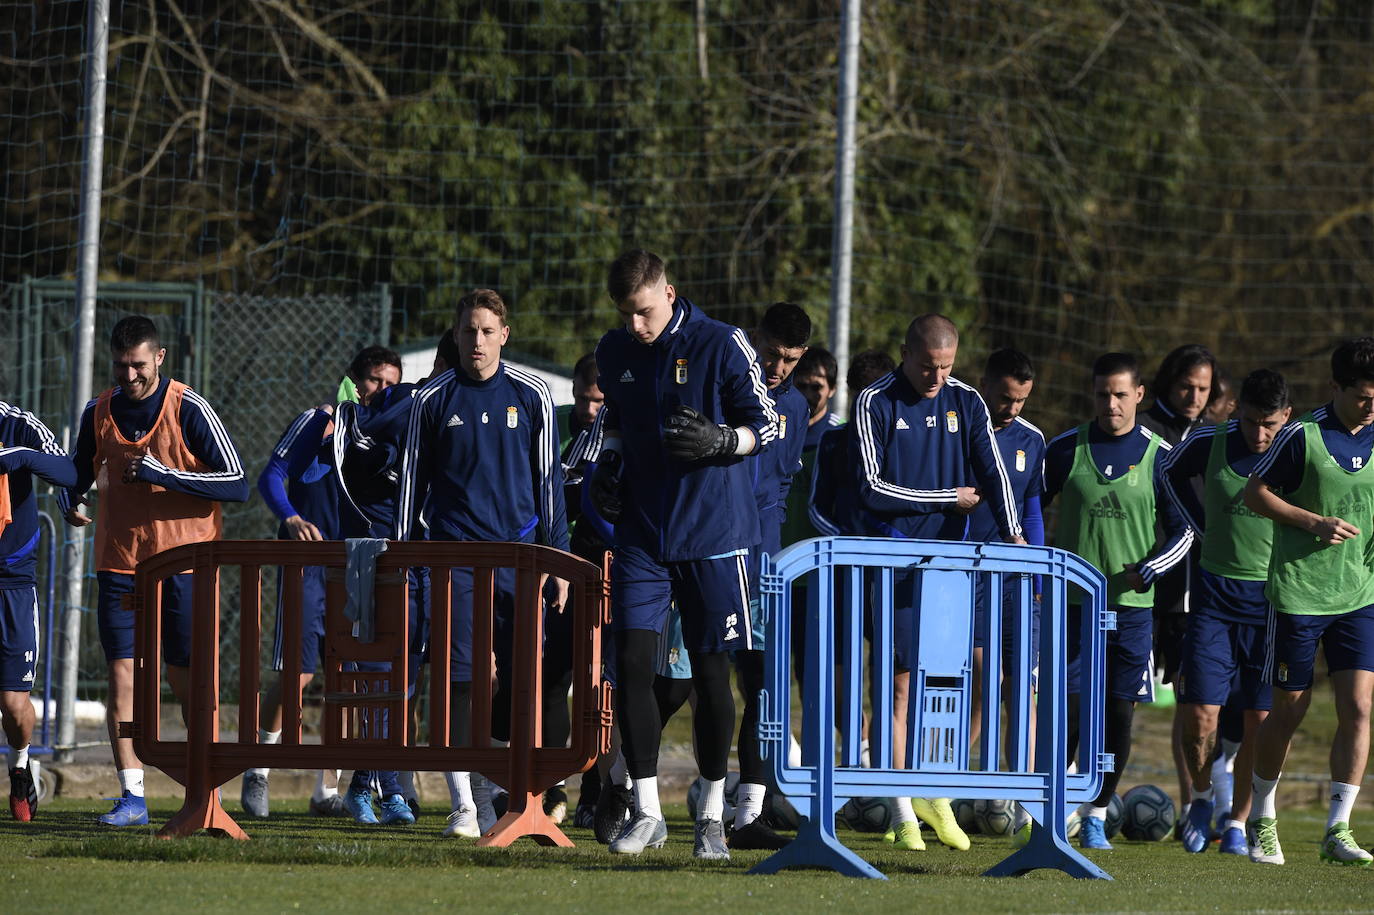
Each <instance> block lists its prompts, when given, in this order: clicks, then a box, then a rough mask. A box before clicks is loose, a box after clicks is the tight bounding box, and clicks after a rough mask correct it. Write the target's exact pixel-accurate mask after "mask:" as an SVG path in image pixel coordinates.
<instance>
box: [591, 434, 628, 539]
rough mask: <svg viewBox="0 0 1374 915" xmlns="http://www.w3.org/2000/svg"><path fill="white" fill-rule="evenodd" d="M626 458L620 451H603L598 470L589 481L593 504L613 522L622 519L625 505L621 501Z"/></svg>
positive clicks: (603, 515)
mask: <svg viewBox="0 0 1374 915" xmlns="http://www.w3.org/2000/svg"><path fill="white" fill-rule="evenodd" d="M624 467H625V459H624V458H622V457H621V456H620V452H619V451H603V452H602V453H601V457H599V458H598V459H597V462H596V471H595V472H594V473H593V474H592V478H591V480H590V481H589V482H588V483H587V485H588V486H590V487H591V489H589V490H587V495H588V498H590V499H591V502H592V505H593V506H595V508H596V510H597V511H598V512H599V513H600V514H601V517H603V518H605V519H606V520H607V521H608V522H610V523H611V524H615V523H616V522H617V521H619V520H620V513H621V511H622V510H623V509H624V506H623V505H622V504H621V502H620V474H621V471H622V470H624Z"/></svg>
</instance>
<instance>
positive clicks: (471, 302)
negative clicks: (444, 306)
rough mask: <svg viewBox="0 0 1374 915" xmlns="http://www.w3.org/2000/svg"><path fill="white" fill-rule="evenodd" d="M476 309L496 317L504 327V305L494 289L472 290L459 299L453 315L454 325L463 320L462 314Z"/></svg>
mask: <svg viewBox="0 0 1374 915" xmlns="http://www.w3.org/2000/svg"><path fill="white" fill-rule="evenodd" d="M478 308H485V309H486V310H487V311H489V312H491V313H492V314H494V315H496V317H498V318H500V319H501V326H502V327H505V326H506V303H505V301H504V300H502V298H501V296H500V294H499V293H497V291H496V290H495V289H474V290H472V292H469V293H468V294H467V295H465V296H463V297H462V298H461V299H459V300H458V309H457V311H455V312H454V313H453V323H454V325H455V326H456V325H457V324H458V323H459V322H460V321H462V320H463V312H465V311H474V310H476V309H478Z"/></svg>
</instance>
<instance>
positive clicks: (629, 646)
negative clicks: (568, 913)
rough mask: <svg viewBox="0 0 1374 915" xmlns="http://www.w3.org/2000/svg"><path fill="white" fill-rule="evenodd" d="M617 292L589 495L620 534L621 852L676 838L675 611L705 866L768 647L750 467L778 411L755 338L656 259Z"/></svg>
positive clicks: (601, 364)
mask: <svg viewBox="0 0 1374 915" xmlns="http://www.w3.org/2000/svg"><path fill="white" fill-rule="evenodd" d="M607 286H608V289H609V292H610V294H611V299H612V301H614V302H615V304H616V309H617V310H618V311H619V313H620V316H621V319H622V320H623V321H624V323H625V326H624V327H622V328H619V329H616V330H613V331H610V332H608V333H607V334H606V335H605V336H604V337H602V339H601V343H600V344H599V345H598V347H597V351H596V363H597V368H598V369H599V371H600V377H599V379H598V385H599V386H600V388H601V391H602V393H603V394H605V396H606V405H605V406H604V407H603V408H602V410H601V413H600V414H598V416H597V422H596V432H595V433H594V435H593V440H592V447H593V450H592V452H591V453H590V455H589V457H592V458H596V459H597V468H596V472H595V475H594V477H593V478H592V481H591V487H592V490H591V493H592V495H593V497H594V500H595V502H596V505H597V507H598V508H599V509H600V510H601V512H602V514H604V515H606V516H607V517H608V518H609V519H610V520H614V521H615V524H616V529H615V538H616V546H615V571H614V574H613V576H612V582H611V604H612V625H613V628H614V630H615V633H616V656H617V665H616V676H617V680H618V682H617V686H618V689H617V691H616V699H617V703H618V712H619V718H620V727H621V738H622V741H623V745H624V750H625V759H626V764H627V766H628V768H629V772H630V776H631V777H632V778H633V779H634V790H635V800H636V806H637V808H638V810H637V814H636V816H635V818H634V819H632V820H631V821H630V822H629V823H628V824H627V825H626V826H625V829H624V830H623V831H622V832H621V834H620V836H618V837H617V838H616V840H615V841H614V842H612V843H611V851H612V852H613V853H616V854H639V853H640V852H642V851H643V850H644V849H645V848H646V847H658V846H661V845H662V844H663V843H664V842H665V841H666V839H667V824H666V823H665V822H664V820H663V811H662V807H661V806H660V803H659V799H658V778H657V770H658V743H659V737H660V735H661V731H662V727H661V723H660V719H659V709H658V703H657V700H656V698H655V696H654V689H653V687H654V676H655V672H656V668H657V656H658V638H659V634H660V633H661V632H662V631H663V628H664V625H665V623H666V621H667V618H668V608H669V604H670V603H672V602H673V601H676V603H677V606H678V610H679V611H680V613H681V619H682V627H683V636H684V641H685V643H686V646H687V650H688V652H689V653H690V655H691V660H692V679H693V682H694V685H695V687H696V692H697V709H696V714H695V716H694V725H695V731H696V737H697V763H698V768H699V769H700V771H701V774H702V778H703V780H704V783H705V790H704V791H703V792H702V802H701V804H700V805H699V807H698V809H697V817H698V820H697V827H696V839H695V848H694V854H695V855H696V856H697V857H699V858H707V859H723V858H728V857H729V851H728V849H727V848H726V846H725V836H724V828H723V826H722V824H721V816H722V812H723V805H724V787H725V771H726V766H727V763H728V760H729V754H730V739H731V737H732V736H733V734H734V724H735V704H734V696H733V694H732V691H731V688H730V662H729V656H728V654H727V652H729V651H732V650H738V649H741V648H743V649H750V648H753V647H754V644H753V632H752V626H751V620H750V616H749V575H748V570H747V561H748V552H749V550H750V549H751V548H752V547H754V546H755V545H756V544H758V543H759V542H760V539H761V533H760V529H759V513H758V507H757V504H756V502H755V499H754V492H753V486H752V480H751V473H750V468H749V465H748V463H747V462H745V461H744V460H743V457H744V456H745V455H749V454H753V453H754V452H756V451H757V450H758V449H759V448H762V447H766V446H767V445H768V444H769V443H770V442H772V441H773V439H775V438H776V437H777V429H778V419H777V411H776V410H775V409H774V407H773V401H772V399H771V398H770V397H769V396H768V390H767V388H766V386H765V384H764V381H763V375H762V372H761V371H760V369H759V364H758V360H757V358H756V356H755V353H754V349H753V347H752V346H751V345H750V343H749V339H748V337H747V336H746V334H745V333H744V332H743V331H742V330H739V329H738V328H735V327H731V326H729V325H727V324H724V323H722V322H720V321H714V320H712V319H710V318H708V317H706V315H704V314H702V313H701V311H700V310H699V309H697V308H696V306H694V305H693V304H691V303H690V302H688V301H687V300H686V299H680V298H678V297H677V294H676V292H675V290H674V289H673V287H672V286H671V285H670V284H669V283H668V282H667V278H666V276H665V274H664V267H663V261H662V260H661V259H660V258H658V257H657V256H656V255H654V254H651V253H649V252H647V251H631V252H628V253H626V254H624V255H622V256H621V257H619V258H617V259H616V261H615V262H614V263H613V264H612V265H611V268H610V271H609V276H608V282H607Z"/></svg>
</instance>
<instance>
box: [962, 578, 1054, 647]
mask: <svg viewBox="0 0 1374 915" xmlns="http://www.w3.org/2000/svg"><path fill="white" fill-rule="evenodd" d="M974 587H975V588H976V591H975V595H976V596H975V603H974V605H973V647H974V648H982V647H983V630H984V627H985V626H987V619H988V602H987V597H986V592H987V576H986V575H979V576H978V579H977V583H976V585H975V586H974ZM1020 596H1021V580H1020V576H1017V575H1003V576H1002V654H1003V656H1004V657H1006V658H1008V659H1010V658H1011V656H1012V649H1013V648H1014V647H1015V646H1014V641H1015V638H1014V637H1015V632H1016V624H1017V619H1016V615H1017V609H1018V608H1019V607H1020V603H1021V601H1020ZM1030 643H1031V658H1032V660H1031V667H1034V666H1035V661H1034V658H1035V657H1036V656H1037V655H1038V654H1039V651H1040V601H1038V600H1032V601H1031V624H1030Z"/></svg>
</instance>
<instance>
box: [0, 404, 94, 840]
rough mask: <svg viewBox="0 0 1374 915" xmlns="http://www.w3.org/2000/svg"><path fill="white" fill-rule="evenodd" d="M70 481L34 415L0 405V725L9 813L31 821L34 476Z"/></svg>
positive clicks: (68, 467)
mask: <svg viewBox="0 0 1374 915" xmlns="http://www.w3.org/2000/svg"><path fill="white" fill-rule="evenodd" d="M35 477H37V478H38V479H40V480H45V481H47V482H48V483H50V484H52V485H53V486H59V487H66V486H71V485H73V484H74V483H76V466H75V465H74V464H73V463H72V462H71V459H70V458H68V457H67V453H66V452H65V451H63V450H62V446H61V445H59V444H57V442H56V441H55V440H54V439H53V436H52V433H51V432H49V431H48V427H47V426H45V425H43V423H42V421H41V420H39V419H38V417H36V416H34V415H33V414H32V413H29V412H27V411H25V410H21V409H19V408H18V407H13V406H10V405H9V404H7V403H3V402H0V725H3V728H4V732H5V740H6V742H7V743H8V744H9V760H8V762H9V766H8V768H9V772H10V814H11V815H12V816H13V817H14V818H15V819H16V820H22V821H27V820H32V819H33V817H34V814H35V813H37V811H38V789H37V787H36V786H35V784H34V780H33V769H32V767H31V766H30V764H29V741H30V739H31V738H32V736H33V723H34V711H33V703H32V702H30V701H29V693H30V692H31V691H32V690H33V683H34V675H35V673H36V671H37V668H38V590H37V588H36V586H35V579H34V570H35V567H36V565H37V562H38V538H39V529H38V496H37V493H35V492H34V478H35Z"/></svg>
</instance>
